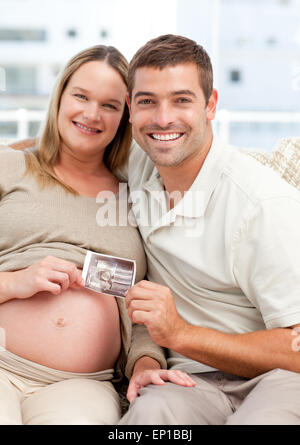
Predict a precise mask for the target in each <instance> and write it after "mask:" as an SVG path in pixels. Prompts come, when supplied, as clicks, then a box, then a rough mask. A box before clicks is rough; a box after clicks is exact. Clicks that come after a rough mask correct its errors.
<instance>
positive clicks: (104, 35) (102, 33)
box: [100, 29, 109, 39]
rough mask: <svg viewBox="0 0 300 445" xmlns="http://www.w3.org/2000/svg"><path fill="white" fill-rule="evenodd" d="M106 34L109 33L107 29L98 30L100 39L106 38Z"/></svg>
mask: <svg viewBox="0 0 300 445" xmlns="http://www.w3.org/2000/svg"><path fill="white" fill-rule="evenodd" d="M108 35H109V32H108V31H107V29H101V31H100V37H101V39H107V37H108Z"/></svg>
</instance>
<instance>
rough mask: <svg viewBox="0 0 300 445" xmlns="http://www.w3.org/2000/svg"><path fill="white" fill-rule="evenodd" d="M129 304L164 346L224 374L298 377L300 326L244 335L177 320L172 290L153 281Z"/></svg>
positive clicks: (130, 298) (138, 290)
mask: <svg viewBox="0 0 300 445" xmlns="http://www.w3.org/2000/svg"><path fill="white" fill-rule="evenodd" d="M126 305H127V309H128V314H129V316H130V318H131V319H132V321H133V322H135V323H139V324H144V325H145V326H147V328H148V332H149V334H150V336H151V337H152V338H153V340H154V341H155V342H157V343H158V344H159V345H160V346H163V347H166V348H169V349H172V350H173V351H176V352H179V353H180V354H182V355H185V356H186V357H189V358H191V359H193V360H196V361H199V362H201V363H204V364H206V365H209V366H212V367H214V368H217V369H219V370H221V371H224V372H228V373H231V374H236V375H240V376H243V377H247V378H251V377H255V376H257V375H260V374H262V373H264V372H267V371H270V370H271V369H275V368H282V369H287V370H289V371H294V372H299V373H300V352H298V348H297V347H295V346H296V339H297V337H295V335H298V332H299V331H300V328H299V331H297V329H296V328H297V327H300V324H299V325H295V326H293V327H294V328H295V329H294V330H293V329H291V328H276V329H270V330H265V331H257V332H251V333H246V334H227V333H223V332H219V331H217V330H214V329H208V328H203V327H198V326H193V325H191V324H189V323H187V322H186V321H185V320H183V319H182V318H181V317H180V316H179V314H178V312H177V309H176V306H175V303H174V298H173V295H172V293H171V291H170V289H169V288H167V287H165V286H161V285H159V284H156V283H151V282H149V281H141V282H140V283H138V284H136V285H135V286H134V287H132V288H131V289H130V290H129V291H128V293H127V296H126ZM299 349H300V348H299Z"/></svg>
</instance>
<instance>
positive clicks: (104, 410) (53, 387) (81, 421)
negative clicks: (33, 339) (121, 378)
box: [0, 349, 120, 425]
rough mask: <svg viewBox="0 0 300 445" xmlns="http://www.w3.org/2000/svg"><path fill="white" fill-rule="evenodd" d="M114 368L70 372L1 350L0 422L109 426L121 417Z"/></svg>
mask: <svg viewBox="0 0 300 445" xmlns="http://www.w3.org/2000/svg"><path fill="white" fill-rule="evenodd" d="M112 376H113V370H112V369H108V370H105V371H100V372H95V373H86V374H85V373H72V372H64V371H59V370H56V369H51V368H48V367H46V366H42V365H39V364H38V363H34V362H31V361H29V360H26V359H23V358H22V357H19V356H17V355H15V354H12V353H11V352H9V351H7V350H3V349H2V350H1V349H0V425H106V424H108V425H112V424H116V423H117V422H118V420H119V419H120V403H119V396H118V394H117V392H116V391H115V389H114V386H113V385H112V383H111V382H110V381H109V380H111V378H112Z"/></svg>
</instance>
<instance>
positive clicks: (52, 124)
mask: <svg viewBox="0 0 300 445" xmlns="http://www.w3.org/2000/svg"><path fill="white" fill-rule="evenodd" d="M93 61H105V62H106V63H107V64H108V65H109V66H111V67H112V68H113V69H115V70H116V71H117V72H118V73H119V74H120V76H121V78H122V79H123V81H124V83H125V85H126V87H127V85H128V62H127V60H126V59H125V57H124V56H123V55H122V54H121V53H120V52H119V51H118V50H117V49H116V48H114V47H113V46H105V45H96V46H93V47H91V48H88V49H85V50H83V51H81V52H80V53H79V54H77V55H75V56H74V57H73V58H72V59H71V60H70V61H69V62H68V63H67V65H66V66H65V67H64V69H63V70H62V71H61V73H60V75H59V76H58V79H57V81H56V84H55V86H54V89H53V92H52V95H51V98H50V102H49V106H48V112H47V115H46V119H45V123H44V126H43V129H42V132H41V136H40V137H39V138H38V139H37V146H36V148H35V149H34V150H33V151H32V150H28V151H26V167H27V172H28V173H33V174H34V175H35V176H36V178H37V180H38V182H39V184H40V185H41V186H42V187H44V186H46V185H49V184H53V183H54V182H56V183H57V182H59V183H60V184H61V185H62V186H63V187H64V188H65V189H67V190H69V191H70V192H72V193H75V194H76V192H75V191H74V190H73V189H72V188H71V187H69V186H68V185H66V184H64V183H63V182H62V181H61V180H60V179H59V178H58V177H57V176H56V174H55V172H54V169H53V166H54V164H55V162H56V160H57V157H58V154H59V149H60V144H61V140H60V135H59V131H58V122H57V118H58V112H59V107H60V101H61V97H62V94H63V92H64V90H65V88H66V86H67V84H68V82H69V80H70V79H71V77H72V75H73V74H74V73H75V71H77V70H78V68H80V67H81V66H82V65H83V64H85V63H88V62H93ZM131 140H132V136H131V125H130V124H129V111H128V107H127V105H125V107H124V112H123V116H122V118H121V122H120V125H119V128H118V131H117V133H116V135H115V137H114V139H113V140H112V142H111V143H110V144H109V145H108V146H107V147H106V149H105V152H104V157H103V160H104V162H105V164H106V166H107V167H108V168H109V169H110V170H114V169H116V168H118V167H120V166H121V165H123V164H124V162H125V161H126V159H127V156H128V152H129V148H130V144H131Z"/></svg>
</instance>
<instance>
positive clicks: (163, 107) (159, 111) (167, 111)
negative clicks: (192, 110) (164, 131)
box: [153, 104, 175, 128]
mask: <svg viewBox="0 0 300 445" xmlns="http://www.w3.org/2000/svg"><path fill="white" fill-rule="evenodd" d="M153 120H154V122H153V123H155V124H156V125H158V126H159V127H161V128H166V127H168V126H170V125H171V124H173V123H174V122H175V113H174V110H173V108H172V106H171V105H169V104H160V105H159V106H157V108H156V110H155V115H154V119H153Z"/></svg>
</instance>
